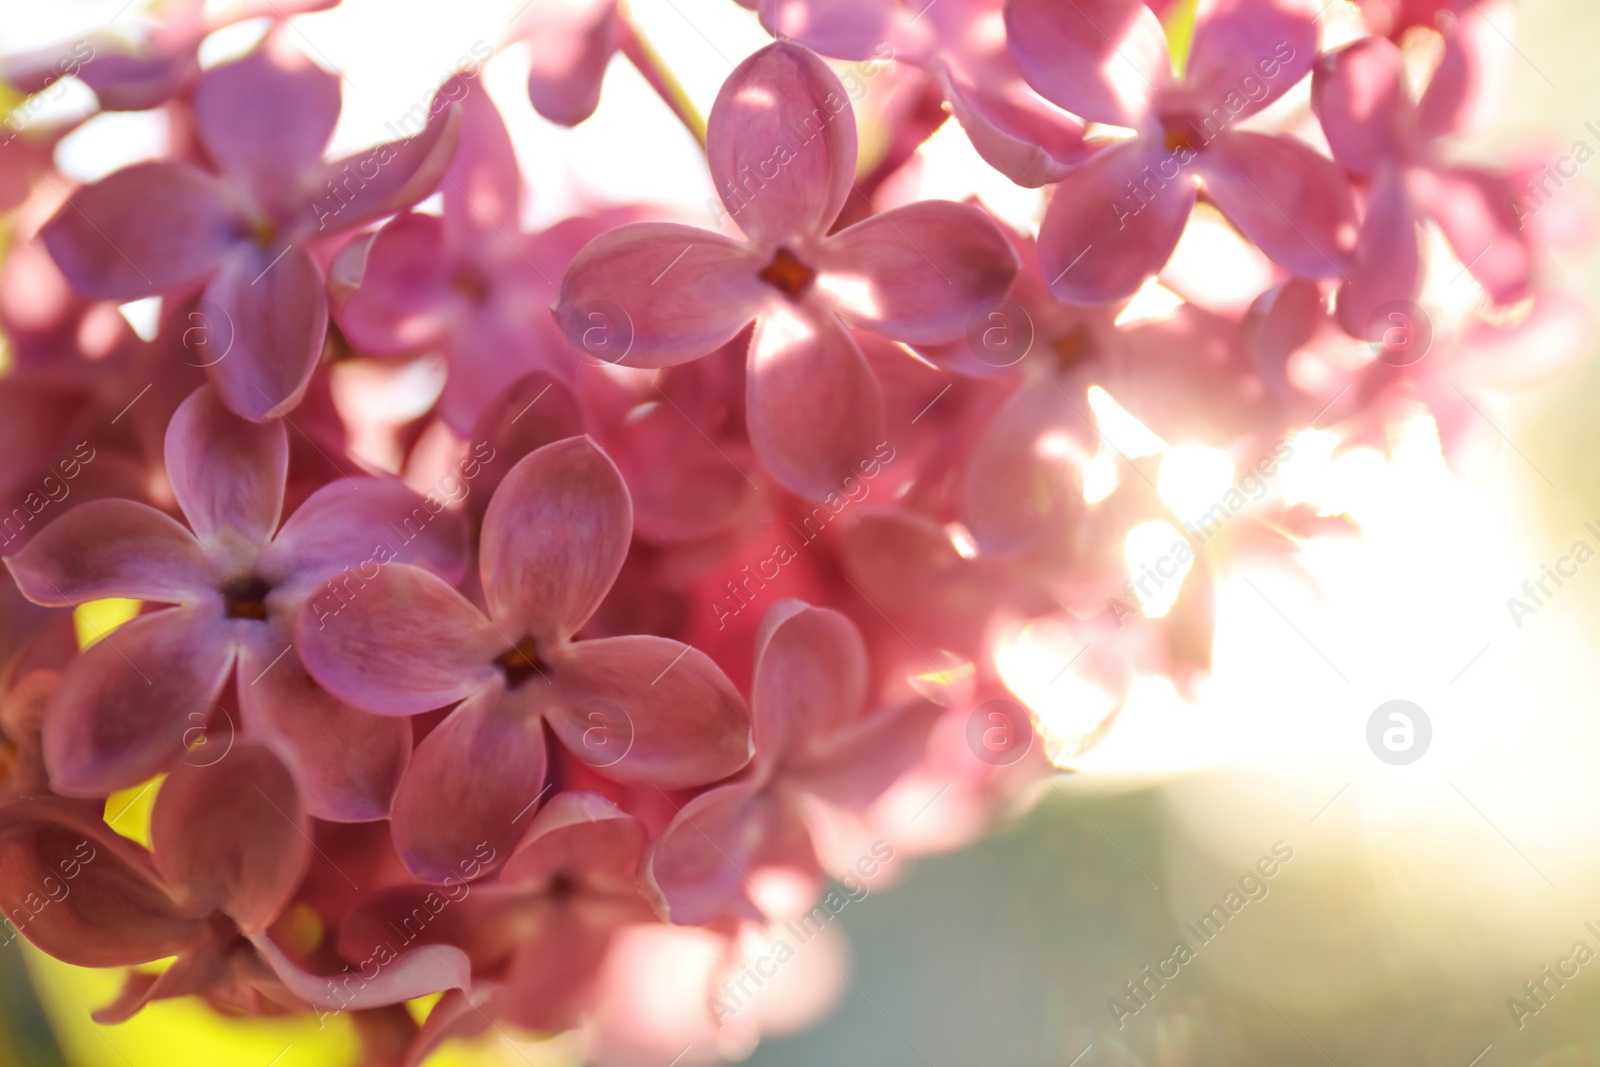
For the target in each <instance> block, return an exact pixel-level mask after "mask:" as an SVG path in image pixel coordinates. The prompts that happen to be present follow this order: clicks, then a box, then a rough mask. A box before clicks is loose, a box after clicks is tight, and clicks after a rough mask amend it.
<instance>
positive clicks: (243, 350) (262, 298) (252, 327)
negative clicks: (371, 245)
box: [205, 245, 328, 422]
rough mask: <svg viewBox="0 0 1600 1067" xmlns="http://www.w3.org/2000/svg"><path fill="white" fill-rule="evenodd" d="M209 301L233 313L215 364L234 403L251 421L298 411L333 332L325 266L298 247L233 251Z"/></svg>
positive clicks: (217, 380)
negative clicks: (222, 351) (229, 344)
mask: <svg viewBox="0 0 1600 1067" xmlns="http://www.w3.org/2000/svg"><path fill="white" fill-rule="evenodd" d="M205 299H206V300H208V301H210V303H211V305H212V306H214V307H216V308H217V309H218V311H219V312H220V313H221V314H222V315H223V316H224V317H225V318H226V321H227V323H228V327H227V328H228V331H229V339H230V341H231V342H232V347H231V348H229V349H228V350H227V354H226V355H224V356H220V357H218V359H217V361H216V363H214V364H212V365H211V367H210V369H209V372H208V373H209V374H210V375H211V381H212V384H213V386H214V387H215V388H216V390H217V393H218V394H219V395H220V396H221V397H222V402H223V403H224V404H226V405H227V406H228V409H229V410H231V411H234V412H237V413H238V414H240V415H243V416H244V417H245V418H247V419H254V420H256V421H258V422H259V421H263V420H266V419H276V418H279V417H281V416H282V415H283V414H284V413H285V412H288V411H292V410H293V409H294V407H295V405H297V404H299V403H300V400H301V398H302V397H304V396H305V392H306V387H307V386H308V385H310V384H311V373H312V371H314V370H316V369H317V361H318V360H319V359H321V358H322V342H323V339H324V338H325V337H326V336H327V332H328V294H327V289H326V283H325V282H324V280H323V277H322V268H321V267H319V266H318V265H317V261H316V260H315V259H313V258H312V257H311V254H310V253H309V252H307V251H306V250H305V249H304V248H302V247H301V246H299V245H289V246H286V247H285V248H283V249H281V250H273V249H257V248H254V247H252V248H250V249H248V250H247V251H244V252H240V253H238V254H235V255H233V256H230V257H229V258H228V260H227V261H226V262H225V263H224V264H223V265H222V269H221V270H219V271H217V273H216V276H215V277H213V278H212V279H211V282H210V284H208V285H207V286H206V291H205Z"/></svg>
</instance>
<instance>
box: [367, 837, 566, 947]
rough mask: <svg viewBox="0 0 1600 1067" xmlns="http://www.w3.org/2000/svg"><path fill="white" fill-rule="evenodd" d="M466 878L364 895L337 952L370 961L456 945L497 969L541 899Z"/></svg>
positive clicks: (508, 888) (456, 877)
mask: <svg viewBox="0 0 1600 1067" xmlns="http://www.w3.org/2000/svg"><path fill="white" fill-rule="evenodd" d="M529 818H531V816H530V817H529ZM527 821H528V820H527V819H524V824H526V822H527ZM465 882H466V879H464V878H463V877H462V876H461V875H460V874H459V873H457V874H456V876H455V877H453V878H452V879H451V880H450V881H449V882H447V883H445V885H444V886H443V887H437V886H431V885H399V886H392V887H390V888H388V889H382V890H379V891H378V892H376V893H374V894H372V895H371V896H368V897H366V898H365V899H363V900H362V901H361V903H360V904H358V905H357V906H356V908H355V909H354V910H353V911H352V912H351V913H350V914H349V915H347V916H346V917H345V918H344V921H342V922H341V923H340V924H339V940H338V950H339V955H341V956H343V957H344V958H345V959H347V960H351V961H356V960H369V959H373V958H375V957H377V956H379V955H381V954H382V952H383V950H384V949H385V948H387V949H388V950H389V951H391V952H393V951H394V950H395V949H396V948H405V947H407V946H409V945H412V944H423V945H454V946H455V947H457V948H459V949H461V950H462V951H463V952H465V953H466V954H467V956H468V957H469V958H470V959H471V960H472V964H473V966H474V967H476V968H481V969H483V970H491V969H493V968H495V967H498V966H499V965H500V964H502V963H504V962H505V960H506V957H507V956H509V955H510V954H511V952H512V950H513V949H514V948H515V947H516V946H515V944H514V942H513V938H512V935H513V934H514V932H516V931H517V928H518V924H519V923H523V922H525V917H526V915H527V914H528V912H529V911H530V910H532V908H534V907H537V902H535V901H533V900H530V898H529V897H528V895H527V894H525V893H523V892H521V891H519V890H517V889H515V888H512V887H510V886H505V885H499V884H490V883H486V882H480V883H478V884H476V885H467V884H465Z"/></svg>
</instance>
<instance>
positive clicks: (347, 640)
mask: <svg viewBox="0 0 1600 1067" xmlns="http://www.w3.org/2000/svg"><path fill="white" fill-rule="evenodd" d="M506 641H507V639H506V638H503V637H501V636H500V634H499V633H497V632H496V631H495V628H494V626H493V624H491V623H490V622H489V620H488V619H485V618H484V617H483V615H482V613H481V612H479V611H478V609H477V608H475V607H473V606H472V605H471V604H470V603H468V602H467V600H466V598H465V597H463V596H462V595H461V594H460V593H458V592H456V591H455V588H454V587H453V586H451V585H450V583H448V582H446V581H445V580H444V579H442V578H440V577H438V576H437V575H434V574H431V573H429V572H428V571H425V570H423V569H422V568H420V567H413V566H409V565H407V564H404V563H390V564H388V565H386V566H383V567H382V568H381V569H378V572H377V573H376V574H375V575H372V576H371V577H368V576H367V575H366V574H364V573H358V574H346V575H345V576H344V577H342V578H341V580H340V581H339V583H338V588H337V589H335V590H334V591H332V592H328V591H323V592H319V593H317V594H316V595H315V596H313V597H311V598H309V599H308V600H306V602H305V603H304V604H302V605H301V607H300V610H299V611H298V612H297V613H296V615H295V621H294V645H295V648H296V649H298V650H299V652H300V657H301V659H302V661H303V662H304V663H305V665H306V670H307V671H309V672H310V674H311V676H312V677H313V678H315V679H316V680H317V681H318V682H319V683H321V685H322V686H323V687H324V688H326V689H327V690H328V691H329V692H330V693H332V694H333V695H334V696H336V697H338V698H339V699H340V700H343V701H344V702H345V703H347V704H352V705H354V706H355V707H358V708H361V709H363V710H365V711H371V712H375V713H377V714H379V715H415V714H417V713H418V712H422V711H429V710H431V709H433V708H440V707H444V706H445V705H446V704H452V703H454V702H455V701H457V700H460V699H462V698H463V697H465V696H468V695H469V694H472V693H475V692H477V691H478V690H480V689H482V688H483V687H484V686H486V685H489V684H492V683H493V682H494V681H496V680H497V679H498V678H499V672H498V671H497V670H496V668H495V667H494V666H493V664H492V663H491V662H490V660H491V659H492V658H493V657H494V655H495V654H496V652H497V651H498V650H499V649H503V648H504V647H505V645H506Z"/></svg>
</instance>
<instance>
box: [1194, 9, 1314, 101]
mask: <svg viewBox="0 0 1600 1067" xmlns="http://www.w3.org/2000/svg"><path fill="white" fill-rule="evenodd" d="M1318 14H1319V12H1318V11H1317V8H1316V7H1313V6H1309V0H1201V2H1200V4H1199V6H1198V10H1197V12H1196V15H1195V27H1194V40H1193V42H1192V43H1191V45H1190V47H1189V61H1188V63H1187V64H1186V65H1185V66H1184V71H1183V89H1184V95H1185V96H1187V97H1189V98H1190V99H1192V100H1193V101H1195V102H1196V103H1197V104H1199V105H1200V106H1201V108H1202V109H1207V110H1208V109H1210V108H1211V107H1213V106H1215V105H1217V104H1223V105H1224V106H1225V107H1227V109H1228V111H1229V113H1230V114H1232V115H1233V116H1234V118H1235V119H1238V118H1243V117H1244V116H1245V115H1253V114H1255V113H1256V112H1257V111H1260V110H1261V109H1262V108H1264V107H1266V106H1267V105H1268V104H1270V103H1272V102H1273V101H1274V100H1276V99H1278V97H1280V96H1282V95H1283V94H1284V93H1286V92H1288V91H1289V89H1290V88H1291V87H1293V86H1294V85H1295V83H1297V82H1298V81H1299V80H1300V79H1301V78H1303V77H1305V76H1306V75H1307V74H1308V73H1310V71H1311V66H1312V64H1313V63H1315V62H1316V58H1317V26H1316V22H1315V19H1316V16H1317V15H1318Z"/></svg>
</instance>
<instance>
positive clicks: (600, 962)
mask: <svg viewBox="0 0 1600 1067" xmlns="http://www.w3.org/2000/svg"><path fill="white" fill-rule="evenodd" d="M638 911H639V912H640V914H638V915H635V916H632V918H635V919H637V920H647V919H649V918H650V912H649V909H647V908H646V907H645V906H644V903H643V901H641V902H640V904H639V909H638ZM540 919H541V921H540V922H539V923H538V924H537V925H536V926H535V927H534V929H532V930H530V931H529V932H528V933H526V934H524V935H523V939H522V941H521V942H520V943H519V944H518V945H517V953H516V955H515V956H513V957H512V960H511V966H510V967H509V968H508V969H507V970H506V986H507V993H506V997H505V1000H504V1004H505V1008H504V1011H505V1014H506V1018H507V1019H508V1020H509V1021H510V1022H511V1023H512V1024H513V1025H515V1026H519V1027H523V1028H525V1029H529V1030H533V1031H535V1032H544V1033H552V1032H560V1031H562V1030H570V1029H572V1028H573V1027H575V1026H578V1025H580V1024H581V1023H582V1022H583V1015H584V1011H585V1009H587V1008H589V1007H590V1006H591V1004H592V1002H593V1000H594V999H595V998H596V997H597V996H598V992H597V990H596V988H595V978H596V976H597V975H598V974H599V972H600V969H601V968H602V967H603V966H604V965H605V961H606V953H607V950H608V949H609V948H610V946H611V937H612V934H613V933H614V932H615V930H616V925H615V924H614V923H612V922H608V921H605V918H604V917H601V918H600V919H599V920H598V921H597V920H596V919H595V918H591V917H590V916H589V915H587V914H585V913H584V912H583V911H582V910H577V909H558V908H555V907H550V908H546V909H544V910H543V911H542V912H541V914H540Z"/></svg>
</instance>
